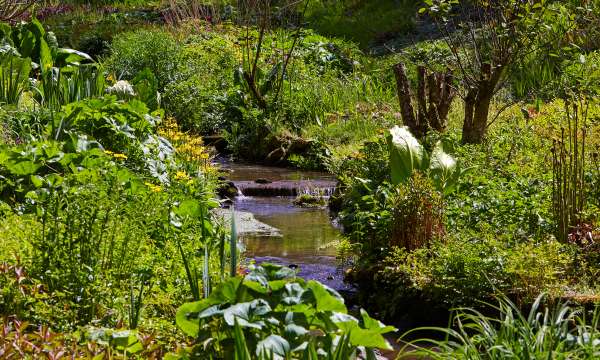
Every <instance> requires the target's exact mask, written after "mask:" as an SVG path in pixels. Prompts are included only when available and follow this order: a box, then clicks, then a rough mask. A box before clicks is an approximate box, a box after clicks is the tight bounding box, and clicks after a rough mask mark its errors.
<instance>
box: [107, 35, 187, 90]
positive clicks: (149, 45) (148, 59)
mask: <svg viewBox="0 0 600 360" xmlns="http://www.w3.org/2000/svg"><path fill="white" fill-rule="evenodd" d="M111 50H112V52H111V55H110V57H109V58H108V59H107V69H108V70H109V71H110V72H112V73H114V74H115V75H116V76H117V78H118V79H125V80H132V79H133V78H134V77H135V76H136V75H137V74H138V73H139V72H141V71H143V70H144V69H145V68H148V69H150V70H152V72H153V74H154V76H156V78H157V80H158V87H159V90H161V91H162V90H163V89H164V88H165V86H167V84H169V83H170V82H171V81H173V80H174V78H175V74H176V73H177V64H178V63H179V62H180V59H181V45H180V44H179V43H178V42H177V40H176V39H175V37H174V36H173V35H172V34H170V33H169V32H167V31H164V30H157V29H142V30H137V31H134V32H129V33H123V34H120V35H119V36H118V37H116V38H115V39H114V40H113V42H112V45H111Z"/></svg>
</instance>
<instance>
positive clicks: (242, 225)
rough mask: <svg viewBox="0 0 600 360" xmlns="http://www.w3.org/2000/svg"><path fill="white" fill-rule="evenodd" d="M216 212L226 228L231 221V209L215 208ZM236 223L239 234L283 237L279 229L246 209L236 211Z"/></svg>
mask: <svg viewBox="0 0 600 360" xmlns="http://www.w3.org/2000/svg"><path fill="white" fill-rule="evenodd" d="M213 212H214V214H215V215H216V216H218V217H220V218H221V219H222V220H223V224H224V226H225V227H226V228H228V227H229V224H230V223H231V210H229V209H220V208H219V209H214V210H213ZM235 224H236V227H237V233H238V235H240V236H241V235H264V236H275V237H281V233H280V232H279V229H277V228H275V227H273V226H270V225H267V224H265V223H263V222H261V221H259V220H257V219H256V218H255V217H254V215H253V214H252V213H249V212H245V211H237V210H236V211H235Z"/></svg>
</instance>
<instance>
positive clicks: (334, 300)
mask: <svg viewBox="0 0 600 360" xmlns="http://www.w3.org/2000/svg"><path fill="white" fill-rule="evenodd" d="M306 287H307V289H310V290H311V291H307V292H305V293H304V294H303V295H302V299H303V300H313V301H314V302H315V304H316V308H317V311H335V312H340V313H346V312H347V309H346V305H344V298H342V296H341V295H340V294H338V292H337V291H335V290H333V289H331V288H329V287H328V286H326V285H323V284H321V283H319V282H318V281H314V280H311V281H309V282H308V283H307V284H306ZM310 297H313V298H312V299H310Z"/></svg>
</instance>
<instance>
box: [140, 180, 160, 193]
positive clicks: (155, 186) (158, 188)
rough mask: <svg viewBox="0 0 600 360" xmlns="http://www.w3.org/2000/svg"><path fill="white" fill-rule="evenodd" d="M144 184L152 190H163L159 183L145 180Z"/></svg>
mask: <svg viewBox="0 0 600 360" xmlns="http://www.w3.org/2000/svg"><path fill="white" fill-rule="evenodd" d="M144 185H146V186H147V187H148V189H150V190H151V191H152V192H161V191H162V188H161V187H160V186H158V185H154V184H152V183H149V182H145V183H144Z"/></svg>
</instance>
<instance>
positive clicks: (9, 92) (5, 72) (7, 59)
mask: <svg viewBox="0 0 600 360" xmlns="http://www.w3.org/2000/svg"><path fill="white" fill-rule="evenodd" d="M30 72H31V60H30V59H29V58H24V59H22V58H20V57H17V56H15V55H14V54H11V53H10V52H9V53H4V54H0V103H2V104H5V105H16V104H18V102H19V100H20V98H21V95H22V94H23V91H25V90H26V89H27V87H28V83H27V82H28V80H29V73H30Z"/></svg>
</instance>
